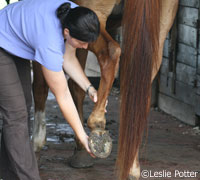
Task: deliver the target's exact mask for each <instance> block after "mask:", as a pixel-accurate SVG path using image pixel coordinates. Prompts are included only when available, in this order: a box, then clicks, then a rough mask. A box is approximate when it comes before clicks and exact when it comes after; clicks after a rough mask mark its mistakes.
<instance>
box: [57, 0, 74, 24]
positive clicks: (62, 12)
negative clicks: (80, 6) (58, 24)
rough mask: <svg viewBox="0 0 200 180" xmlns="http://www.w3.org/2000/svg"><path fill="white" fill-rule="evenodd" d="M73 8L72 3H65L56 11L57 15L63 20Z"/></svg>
mask: <svg viewBox="0 0 200 180" xmlns="http://www.w3.org/2000/svg"><path fill="white" fill-rule="evenodd" d="M70 9H71V4H70V3H63V4H62V5H61V6H60V7H59V8H58V9H57V11H56V14H57V17H58V18H59V19H60V20H62V19H63V18H64V17H65V16H67V14H68V13H69V11H70Z"/></svg>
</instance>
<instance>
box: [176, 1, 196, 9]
mask: <svg viewBox="0 0 200 180" xmlns="http://www.w3.org/2000/svg"><path fill="white" fill-rule="evenodd" d="M179 4H180V5H182V6H188V7H195V8H199V0H180V1H179Z"/></svg>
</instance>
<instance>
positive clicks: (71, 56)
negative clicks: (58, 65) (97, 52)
mask: <svg viewBox="0 0 200 180" xmlns="http://www.w3.org/2000/svg"><path fill="white" fill-rule="evenodd" d="M63 68H64V70H65V72H66V73H67V74H68V75H69V76H70V77H71V78H72V79H73V80H74V81H75V82H76V83H77V84H78V85H79V86H80V87H81V88H82V89H83V90H84V91H85V92H86V90H87V89H88V87H89V86H90V85H91V83H90V81H89V80H88V78H87V77H86V75H85V73H84V71H83V69H82V67H81V65H80V63H79V61H78V59H77V57H76V48H73V47H72V46H70V45H69V44H66V46H65V54H64V63H63ZM89 95H90V98H91V99H92V100H93V101H94V102H96V101H97V91H96V90H95V88H94V87H93V86H92V87H90V88H89Z"/></svg>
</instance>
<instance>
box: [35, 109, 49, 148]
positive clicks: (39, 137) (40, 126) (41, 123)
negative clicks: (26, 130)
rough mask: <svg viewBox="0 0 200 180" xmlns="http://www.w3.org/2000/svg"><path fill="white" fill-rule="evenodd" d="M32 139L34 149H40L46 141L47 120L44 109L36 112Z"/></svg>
mask: <svg viewBox="0 0 200 180" xmlns="http://www.w3.org/2000/svg"><path fill="white" fill-rule="evenodd" d="M32 139H33V148H34V151H35V152H38V151H40V150H41V149H42V147H43V146H44V144H45V142H46V120H45V113H44V112H42V111H39V112H36V113H35V121H34V127H33V137H32Z"/></svg>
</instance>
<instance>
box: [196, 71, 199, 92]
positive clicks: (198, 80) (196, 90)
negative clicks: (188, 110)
mask: <svg viewBox="0 0 200 180" xmlns="http://www.w3.org/2000/svg"><path fill="white" fill-rule="evenodd" d="M196 77H197V90H196V94H197V95H200V75H197V76H196Z"/></svg>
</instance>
